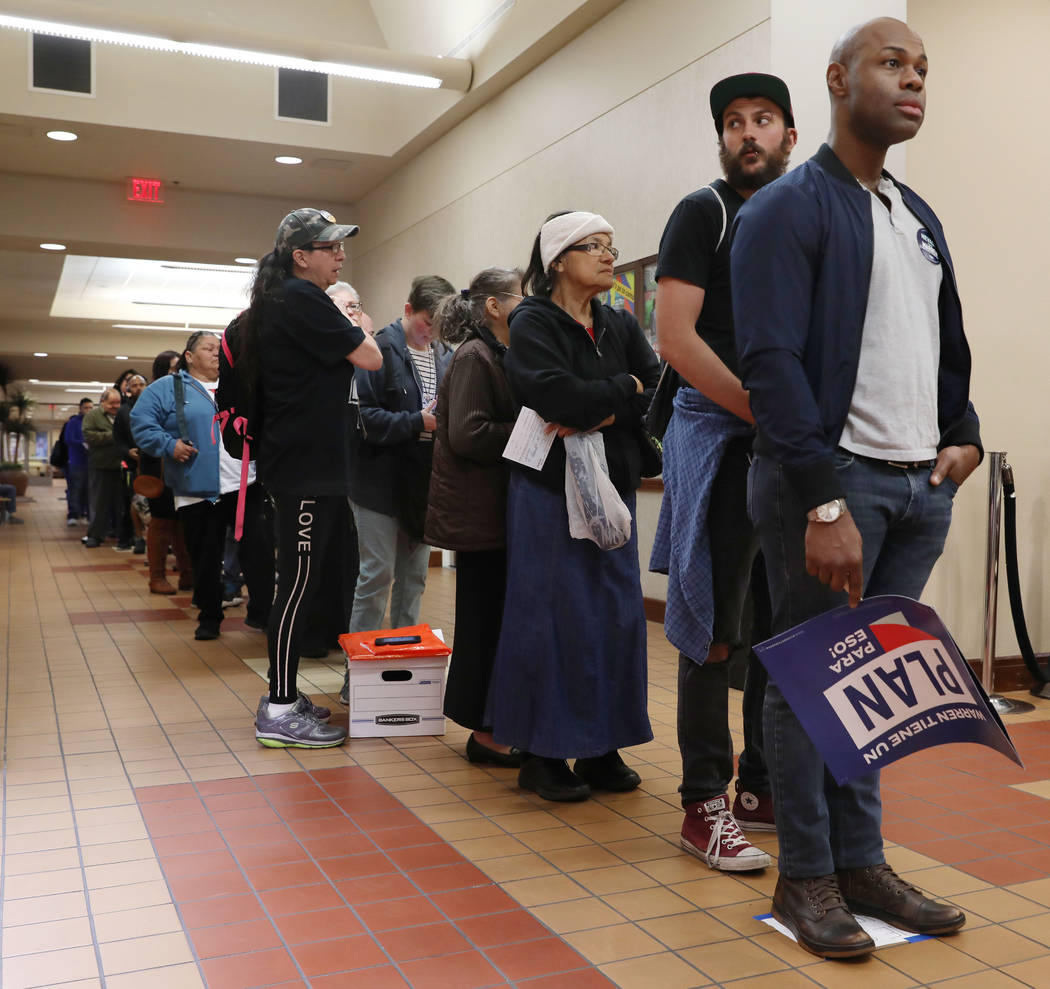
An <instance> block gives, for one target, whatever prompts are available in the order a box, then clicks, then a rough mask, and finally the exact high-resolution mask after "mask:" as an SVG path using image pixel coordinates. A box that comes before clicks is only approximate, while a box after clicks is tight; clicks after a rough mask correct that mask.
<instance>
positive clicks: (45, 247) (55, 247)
mask: <svg viewBox="0 0 1050 989" xmlns="http://www.w3.org/2000/svg"><path fill="white" fill-rule="evenodd" d="M40 249H41V250H44V251H64V250H65V249H66V245H65V244H41V245H40Z"/></svg>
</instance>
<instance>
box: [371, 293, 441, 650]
mask: <svg viewBox="0 0 1050 989" xmlns="http://www.w3.org/2000/svg"><path fill="white" fill-rule="evenodd" d="M454 293H455V289H454V288H453V287H452V285H451V284H450V283H449V282H447V281H446V280H445V279H444V278H441V277H440V276H438V275H422V276H420V277H418V278H416V279H414V280H413V282H412V288H411V291H410V292H409V294H408V301H407V302H406V303H405V311H404V315H402V316H401V317H399V318H398V319H395V320H394V321H393V322H392V323H390V324H389V325H388V326H384V327H383V328H382V329H381V330H380V331H379V332H378V333H376V335H375V341H376V343H377V344H378V345H379V349H380V351H381V352H382V355H383V367H382V368H380V369H377V370H374V371H370V370H365V369H361V370H359V371H357V373H356V376H355V377H356V383H357V393H358V398H359V401H360V426H361V443H360V448H359V449H360V457H359V463H358V467H357V469H356V470H355V471H354V473H353V476H352V479H351V489H350V500H351V502H352V503H353V509H354V518H355V520H356V522H357V539H358V546H359V548H360V553H361V574H360V576H359V577H358V578H357V590H356V593H355V594H354V611H353V616H352V617H351V619H350V631H351V632H365V631H369V630H372V629H381V628H384V627H389V628H401V627H403V626H406V625H414V624H415V623H416V622H417V621H418V620H419V607H420V602H421V600H422V598H423V588H424V586H425V585H426V578H427V566H428V564H429V562H430V547H429V546H428V545H427V544H426V543H425V542H424V541H423V524H424V521H425V518H426V506H427V493H428V491H429V488H430V465H431V459H432V456H433V450H434V444H433V433H434V428H435V426H436V425H437V419H436V418H435V416H434V406H435V404H436V402H437V392H438V387H439V386H440V385H441V379H442V378H443V377H444V375H445V368H446V367H448V363H449V361H450V360H451V359H452V351H451V350H450V349H449V348H448V347H446V346H445V345H444V344H443V343H441V342H440V341H434V340H433V335H434V325H433V324H434V310H435V309H437V307H438V304H439V303H440V302H441V300H442V299H444V298H445V297H447V296H449V295H452V294H454ZM388 598H389V600H390V624H389V626H384V624H383V616H384V615H385V614H386V610H387V599H388Z"/></svg>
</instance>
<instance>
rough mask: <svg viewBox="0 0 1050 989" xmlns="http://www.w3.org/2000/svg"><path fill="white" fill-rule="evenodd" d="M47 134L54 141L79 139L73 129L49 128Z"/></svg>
mask: <svg viewBox="0 0 1050 989" xmlns="http://www.w3.org/2000/svg"><path fill="white" fill-rule="evenodd" d="M47 136H48V137H49V138H51V140H52V141H75V140H76V139H77V136H76V134H74V133H73V132H72V131H71V130H49V131H48V132H47Z"/></svg>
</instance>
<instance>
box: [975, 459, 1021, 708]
mask: <svg viewBox="0 0 1050 989" xmlns="http://www.w3.org/2000/svg"><path fill="white" fill-rule="evenodd" d="M986 458H987V460H988V542H987V558H986V559H987V564H986V575H987V582H986V596H985V604H984V656H983V657H982V664H981V686H982V687H984V692H985V693H986V694H987V695H988V700H989V702H990V703H991V705H992V707H994V708H995V710H996V713H998V714H1000V715H1003V714H1021V713H1023V712H1025V711H1031V710H1034V705H1032V704H1029V703H1027V702H1026V701H1013V700H1010V699H1009V698H1007V697H1003V696H1002V695H1001V694H996V693H993V692H992V690H993V686H994V679H995V678H994V676H993V670H994V666H995V633H996V624H997V612H998V602H999V532H1000V528H1001V525H1002V515H1003V486H1004V473H1005V471H1008V470H1009V471H1010V478H1011V484H1012V479H1013V471H1012V470H1011V469H1010V466H1009V464H1007V463H1006V453H1005V452H1003V451H991V452H989V453H987V454H986ZM1011 501H1012V499H1011ZM1011 507H1012V508H1013V509H1015V510H1016V505H1015V504H1011ZM1014 535H1015V537H1016V530H1015V531H1014ZM1013 548H1014V554H1013V555H1014V560H1013V565H1014V566H1015V567H1016V565H1017V545H1016V538H1015V542H1014V547H1013ZM1009 556H1010V545H1009V535H1008V539H1007V577H1008V580H1009V570H1010V561H1009ZM1012 604H1013V599H1012V597H1011V606H1012ZM1022 620H1023V619H1022ZM1016 622H1017V619H1016V615H1015V617H1014V624H1015V628H1016ZM1026 638H1027V632H1026Z"/></svg>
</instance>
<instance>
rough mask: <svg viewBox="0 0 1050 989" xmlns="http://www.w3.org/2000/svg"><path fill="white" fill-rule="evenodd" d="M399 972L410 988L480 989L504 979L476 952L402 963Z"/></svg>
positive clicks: (495, 984) (497, 983) (498, 984)
mask: <svg viewBox="0 0 1050 989" xmlns="http://www.w3.org/2000/svg"><path fill="white" fill-rule="evenodd" d="M401 971H402V972H404V974H405V977H406V978H407V979H408V981H409V984H410V985H411V986H412V989H482V987H485V986H502V985H505V982H504V979H503V976H502V975H500V973H499V972H497V971H496V969H494V968H493V967H492V966H491V965H490V964H489V963H488V962H487V961H486V960H485V957H484V956H483V955H482V954H481V953H480V952H478V951H467V952H464V953H463V954H459V955H445V956H444V957H443V958H426V959H421V960H419V961H410V962H404V963H403V964H402V965H401Z"/></svg>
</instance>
